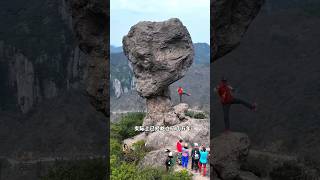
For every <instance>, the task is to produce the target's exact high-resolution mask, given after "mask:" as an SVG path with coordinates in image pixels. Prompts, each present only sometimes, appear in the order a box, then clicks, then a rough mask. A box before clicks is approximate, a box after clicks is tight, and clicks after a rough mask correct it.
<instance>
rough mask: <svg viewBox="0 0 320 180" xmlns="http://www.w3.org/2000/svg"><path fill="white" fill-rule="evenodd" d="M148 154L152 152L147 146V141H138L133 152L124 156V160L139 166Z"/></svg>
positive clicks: (133, 146) (133, 147)
mask: <svg viewBox="0 0 320 180" xmlns="http://www.w3.org/2000/svg"><path fill="white" fill-rule="evenodd" d="M148 152H150V149H148V148H147V147H146V146H145V141H143V140H141V141H137V142H136V143H134V144H133V145H132V150H131V151H130V152H129V153H128V154H125V155H124V160H125V161H126V162H132V163H135V164H138V162H139V161H140V160H142V159H143V158H144V156H145V155H146V154H147V153H148Z"/></svg>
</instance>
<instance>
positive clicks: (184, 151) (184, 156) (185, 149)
mask: <svg viewBox="0 0 320 180" xmlns="http://www.w3.org/2000/svg"><path fill="white" fill-rule="evenodd" d="M181 160H182V167H183V168H186V169H187V168H188V161H189V148H188V144H187V143H185V144H184V147H183V148H182V157H181Z"/></svg>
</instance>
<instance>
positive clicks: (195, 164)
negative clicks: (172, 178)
mask: <svg viewBox="0 0 320 180" xmlns="http://www.w3.org/2000/svg"><path fill="white" fill-rule="evenodd" d="M198 164H199V159H193V158H192V164H191V169H192V170H198V169H199V165H198Z"/></svg>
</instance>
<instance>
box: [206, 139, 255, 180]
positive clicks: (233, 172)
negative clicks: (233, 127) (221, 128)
mask: <svg viewBox="0 0 320 180" xmlns="http://www.w3.org/2000/svg"><path fill="white" fill-rule="evenodd" d="M249 145H250V140H249V137H248V136H247V135H246V134H242V133H225V134H222V135H221V136H219V137H217V138H214V139H213V140H212V141H211V146H212V147H213V151H212V152H213V155H212V156H211V163H212V165H213V167H214V169H215V171H217V172H218V173H219V177H221V178H222V179H234V178H236V177H238V176H239V174H240V163H241V161H243V160H244V159H245V158H246V157H247V156H248V154H249Z"/></svg>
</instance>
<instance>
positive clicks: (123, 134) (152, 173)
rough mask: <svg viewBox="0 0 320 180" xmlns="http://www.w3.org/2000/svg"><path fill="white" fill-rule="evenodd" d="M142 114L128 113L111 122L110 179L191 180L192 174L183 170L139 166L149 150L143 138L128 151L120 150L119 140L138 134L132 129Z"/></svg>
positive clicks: (137, 123) (141, 120)
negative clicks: (172, 170) (115, 121)
mask: <svg viewBox="0 0 320 180" xmlns="http://www.w3.org/2000/svg"><path fill="white" fill-rule="evenodd" d="M144 116H145V114H144V113H128V114H127V115H125V116H123V117H122V118H121V120H120V121H119V122H118V123H115V124H111V140H110V166H111V168H110V170H111V176H110V178H111V180H122V179H137V180H161V179H163V180H175V179H176V180H178V179H179V180H180V179H182V180H191V176H192V175H191V174H189V173H188V172H187V171H185V170H184V171H181V172H168V173H167V172H166V170H165V167H164V166H163V167H162V168H140V167H139V162H140V161H141V160H142V159H143V158H144V156H145V155H146V154H147V152H149V149H147V148H146V147H145V142H144V141H143V140H141V141H138V142H136V143H134V144H133V145H132V148H131V150H129V151H128V152H125V153H124V152H123V151H122V145H121V142H122V141H123V140H124V139H126V138H130V137H133V136H135V135H137V134H138V133H137V132H135V131H134V127H135V126H141V125H142V122H143V118H144Z"/></svg>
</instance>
